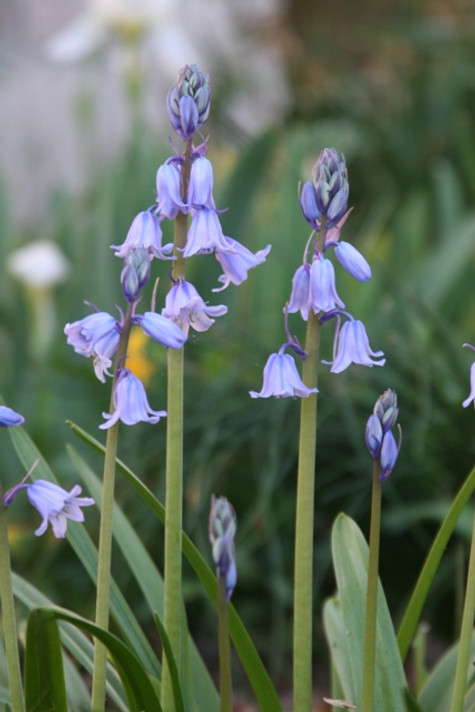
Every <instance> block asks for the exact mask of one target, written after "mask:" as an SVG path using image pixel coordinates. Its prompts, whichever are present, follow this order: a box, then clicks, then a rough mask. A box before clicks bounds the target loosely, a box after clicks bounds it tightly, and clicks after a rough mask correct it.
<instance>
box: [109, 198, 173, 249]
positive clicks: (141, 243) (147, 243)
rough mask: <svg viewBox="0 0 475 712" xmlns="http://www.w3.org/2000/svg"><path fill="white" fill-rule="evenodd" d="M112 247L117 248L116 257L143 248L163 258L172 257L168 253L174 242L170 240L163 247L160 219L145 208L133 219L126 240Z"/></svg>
mask: <svg viewBox="0 0 475 712" xmlns="http://www.w3.org/2000/svg"><path fill="white" fill-rule="evenodd" d="M111 248H112V249H113V250H116V253H115V255H116V257H122V258H126V257H128V256H129V254H130V253H131V252H132V251H134V250H137V249H143V250H147V252H149V253H150V254H151V255H153V257H158V258H159V259H162V260H163V259H170V258H169V257H167V255H169V254H170V253H171V251H172V250H173V244H172V243H171V242H169V243H168V244H166V245H164V246H163V247H162V228H161V227H160V221H159V220H158V218H157V216H156V215H154V214H153V213H152V212H151V211H150V210H144V211H142V212H141V213H138V215H136V216H135V218H134V219H133V221H132V225H131V226H130V228H129V232H128V233H127V237H126V238H125V242H123V243H122V245H111Z"/></svg>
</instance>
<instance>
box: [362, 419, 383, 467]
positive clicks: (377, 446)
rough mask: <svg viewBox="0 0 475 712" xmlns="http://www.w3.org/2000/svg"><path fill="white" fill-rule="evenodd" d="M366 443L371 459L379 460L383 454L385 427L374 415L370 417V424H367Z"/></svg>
mask: <svg viewBox="0 0 475 712" xmlns="http://www.w3.org/2000/svg"><path fill="white" fill-rule="evenodd" d="M365 441H366V447H367V448H368V450H369V453H370V455H371V457H372V458H373V459H374V460H377V459H378V458H379V456H380V454H381V444H382V442H383V427H382V425H381V421H380V419H379V418H378V416H377V415H375V414H374V413H372V414H371V415H370V416H369V418H368V422H367V423H366V430H365Z"/></svg>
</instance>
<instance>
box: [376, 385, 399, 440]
mask: <svg viewBox="0 0 475 712" xmlns="http://www.w3.org/2000/svg"><path fill="white" fill-rule="evenodd" d="M373 413H374V414H375V415H376V416H377V417H378V418H379V420H380V422H381V426H382V428H383V431H384V432H385V433H386V432H387V431H388V430H391V428H393V427H394V425H396V420H397V416H398V414H399V410H398V407H397V393H396V391H393V390H391V389H390V388H387V389H386V390H385V391H384V393H383V394H382V395H381V396H379V398H378V400H377V401H376V403H375V405H374V409H373Z"/></svg>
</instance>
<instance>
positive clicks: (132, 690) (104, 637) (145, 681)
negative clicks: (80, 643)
mask: <svg viewBox="0 0 475 712" xmlns="http://www.w3.org/2000/svg"><path fill="white" fill-rule="evenodd" d="M38 615H44V616H49V617H51V616H54V617H55V618H59V619H60V620H64V621H67V622H68V623H72V625H74V626H76V627H77V628H80V629H82V630H85V631H87V632H88V633H90V634H91V635H93V636H95V637H96V638H98V639H99V640H100V641H101V643H103V644H104V645H105V646H106V647H107V649H108V651H109V653H110V655H111V657H112V659H113V661H114V665H115V667H116V669H117V672H118V673H119V676H120V679H121V681H122V685H123V687H124V690H125V694H126V696H127V701H128V703H129V709H130V712H142V711H143V710H156V711H157V712H162V707H161V705H160V700H159V699H158V696H157V693H156V691H155V687H154V685H153V684H152V682H151V680H150V679H149V676H148V675H147V673H146V672H145V670H144V668H143V666H142V664H141V662H140V660H139V659H138V658H137V656H136V655H135V654H134V653H133V652H132V651H131V650H130V648H129V647H128V646H127V645H125V644H124V643H123V642H122V641H121V640H120V639H119V638H117V637H116V636H115V635H113V634H112V633H109V631H107V630H104V629H103V628H99V627H98V626H96V625H95V624H94V623H91V621H89V620H87V619H86V618H82V617H81V616H78V615H77V614H75V613H71V611H67V610H65V609H64V608H59V607H57V606H54V607H51V608H41V609H38ZM43 709H44V708H43Z"/></svg>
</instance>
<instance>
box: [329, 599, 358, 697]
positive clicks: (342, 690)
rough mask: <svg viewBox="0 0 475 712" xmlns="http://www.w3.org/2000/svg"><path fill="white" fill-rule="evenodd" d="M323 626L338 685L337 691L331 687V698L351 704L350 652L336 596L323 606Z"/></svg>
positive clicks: (339, 604)
mask: <svg viewBox="0 0 475 712" xmlns="http://www.w3.org/2000/svg"><path fill="white" fill-rule="evenodd" d="M323 626H324V629H325V635H326V637H327V642H328V647H329V649H330V657H331V662H332V665H333V669H334V677H336V682H337V683H338V689H334V688H333V687H332V691H331V693H332V694H331V696H332V697H333V698H341V697H343V698H344V699H345V700H347V701H349V702H353V700H352V699H351V695H352V694H353V689H354V688H353V686H351V685H350V680H351V674H352V673H351V651H350V646H349V641H348V636H347V633H346V630H345V625H344V623H343V613H342V610H341V603H340V600H339V598H338V596H335V597H334V598H329V599H328V600H327V601H325V604H324V606H323Z"/></svg>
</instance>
